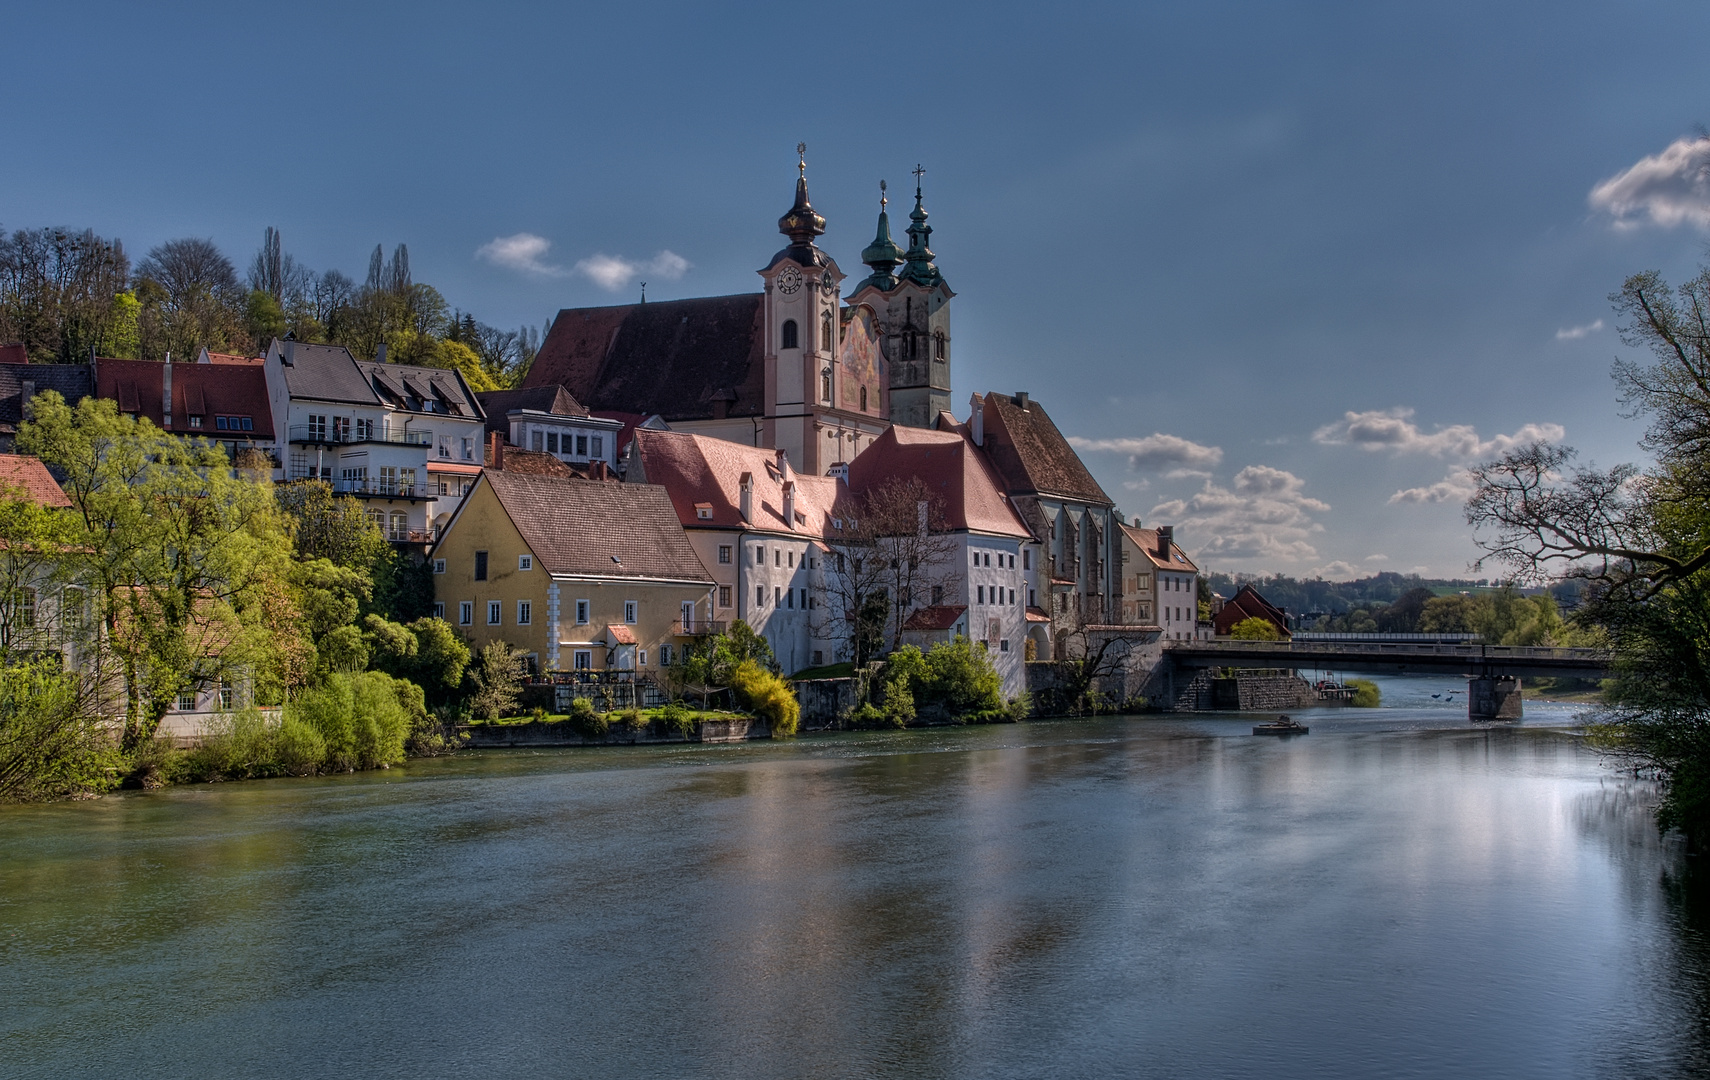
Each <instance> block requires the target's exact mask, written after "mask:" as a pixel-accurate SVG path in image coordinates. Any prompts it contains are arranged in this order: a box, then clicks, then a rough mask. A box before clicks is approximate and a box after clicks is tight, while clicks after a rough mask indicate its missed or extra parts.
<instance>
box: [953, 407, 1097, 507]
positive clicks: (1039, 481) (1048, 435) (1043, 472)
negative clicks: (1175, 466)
mask: <svg viewBox="0 0 1710 1080" xmlns="http://www.w3.org/2000/svg"><path fill="white" fill-rule="evenodd" d="M984 400H985V405H984V409H985V417H984V419H985V432H984V435H985V439H984V443H985V451H986V456H987V457H988V458H989V459H990V460H991V463H992V464H993V465H994V466H996V467H997V471H998V472H999V473H1000V474H1002V476H1003V478H1004V482H1005V484H1006V485H1007V486H1008V490H1009V493H1010V494H1011V495H1055V496H1057V497H1058V498H1063V499H1070V500H1074V501H1076V502H1086V503H1097V504H1102V505H1104V506H1114V505H1115V503H1114V502H1113V501H1112V499H1111V497H1110V496H1109V495H1106V494H1105V493H1104V489H1103V488H1101V487H1099V486H1098V481H1097V480H1094V479H1093V475H1092V473H1090V472H1088V471H1087V467H1086V465H1085V464H1083V463H1082V461H1081V456H1080V455H1079V454H1077V453H1075V449H1074V447H1072V446H1070V445H1069V440H1067V439H1065V438H1064V437H1063V433H1062V432H1060V431H1058V430H1057V425H1056V424H1054V423H1052V422H1051V418H1050V417H1049V416H1047V415H1045V410H1044V409H1043V408H1041V407H1040V405H1039V403H1038V402H1037V401H1033V400H1031V399H1029V398H1028V397H1027V396H1026V395H1017V396H1016V397H1013V398H1012V397H1010V396H1009V395H1007V394H997V393H989V394H986V395H985V399H984Z"/></svg>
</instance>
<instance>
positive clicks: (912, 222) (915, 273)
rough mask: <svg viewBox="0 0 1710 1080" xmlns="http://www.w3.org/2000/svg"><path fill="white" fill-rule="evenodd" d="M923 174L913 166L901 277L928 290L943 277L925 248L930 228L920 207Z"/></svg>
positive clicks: (930, 232) (929, 236)
mask: <svg viewBox="0 0 1710 1080" xmlns="http://www.w3.org/2000/svg"><path fill="white" fill-rule="evenodd" d="M925 172H926V170H925V169H923V168H921V167H920V166H918V165H917V166H915V170H914V177H915V182H914V210H912V211H911V212H910V213H909V215H908V220H909V226H908V251H907V252H906V253H905V254H904V255H903V259H904V260H905V261H906V262H907V263H908V265H907V267H906V268H904V270H903V272H902V275H901V277H902V280H904V281H912V282H914V283H915V284H916V285H921V286H924V287H926V288H929V289H930V288H932V287H933V286H934V285H937V284H939V283H940V282H942V281H943V280H944V275H942V274H940V273H939V272H938V267H936V266H934V265H933V264H932V260H933V259H934V258H936V256H934V255H933V254H932V249H931V248H929V247H927V241H928V240H930V239H931V238H932V226H930V225H928V224H927V223H926V207H924V206H922V205H921V199H920V177H921V176H922V175H923V174H924V173H925Z"/></svg>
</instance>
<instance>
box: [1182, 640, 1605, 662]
mask: <svg viewBox="0 0 1710 1080" xmlns="http://www.w3.org/2000/svg"><path fill="white" fill-rule="evenodd" d="M1164 649H1165V650H1166V651H1168V652H1191V653H1199V654H1202V655H1204V654H1212V655H1216V654H1220V653H1221V654H1224V655H1230V656H1238V655H1242V654H1262V655H1270V656H1275V655H1278V654H1286V655H1289V656H1302V657H1310V656H1361V657H1369V656H1373V655H1377V656H1398V657H1399V656H1444V657H1457V658H1460V657H1464V658H1466V659H1470V660H1495V661H1501V660H1510V661H1523V660H1560V661H1564V662H1575V663H1586V664H1603V665H1607V664H1608V663H1609V662H1610V661H1611V660H1612V659H1613V654H1612V653H1611V652H1610V651H1609V650H1608V649H1586V648H1577V647H1572V648H1570V647H1566V646H1553V645H1482V644H1465V645H1431V644H1427V643H1424V642H1385V641H1335V642H1331V641H1294V642H1289V641H1233V640H1225V641H1170V642H1165V643H1164Z"/></svg>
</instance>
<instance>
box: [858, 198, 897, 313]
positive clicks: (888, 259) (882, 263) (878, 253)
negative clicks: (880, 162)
mask: <svg viewBox="0 0 1710 1080" xmlns="http://www.w3.org/2000/svg"><path fill="white" fill-rule="evenodd" d="M884 192H885V182H884V181H883V180H881V181H879V229H878V232H877V233H875V234H874V236H873V242H872V243H871V244H868V245H867V247H866V249H865V250H864V251H862V252H861V261H862V262H864V263H866V264H867V265H868V266H870V267H872V268H873V272H872V273H871V274H869V275H868V276H867V279H866V280H865V281H863V282H861V283H860V284H859V285H857V286H855V288H856V289H857V290H859V289H863V288H866V287H867V286H868V285H871V286H873V287H874V288H876V289H878V290H879V291H880V292H888V291H890V290H891V289H894V288H896V284H897V279H896V269H897V267H899V266H901V265H902V264H903V260H904V259H905V258H906V256H904V254H903V249H902V248H900V247H898V246H897V243H896V241H895V240H892V239H891V216H890V215H889V214H888V213H886V212H885V204H886V203H887V202H888V201H889V200H888V199H886V198H885V194H884Z"/></svg>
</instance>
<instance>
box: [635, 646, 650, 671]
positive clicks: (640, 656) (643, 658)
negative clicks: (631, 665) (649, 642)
mask: <svg viewBox="0 0 1710 1080" xmlns="http://www.w3.org/2000/svg"><path fill="white" fill-rule="evenodd" d="M635 666H636V667H646V666H647V650H646V649H637V650H635Z"/></svg>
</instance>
